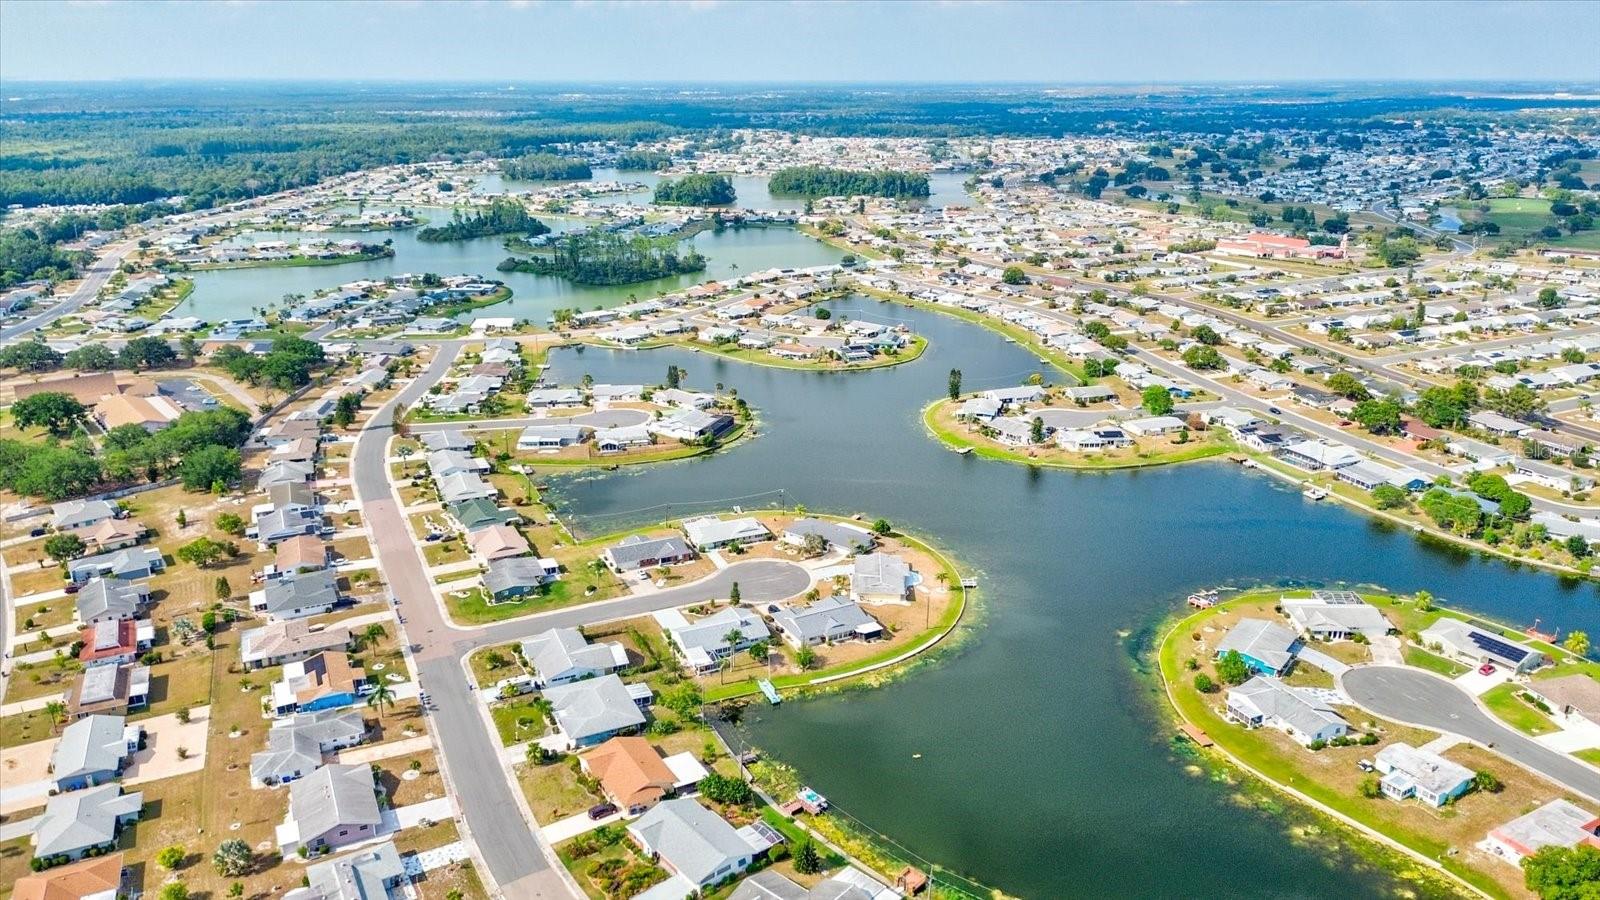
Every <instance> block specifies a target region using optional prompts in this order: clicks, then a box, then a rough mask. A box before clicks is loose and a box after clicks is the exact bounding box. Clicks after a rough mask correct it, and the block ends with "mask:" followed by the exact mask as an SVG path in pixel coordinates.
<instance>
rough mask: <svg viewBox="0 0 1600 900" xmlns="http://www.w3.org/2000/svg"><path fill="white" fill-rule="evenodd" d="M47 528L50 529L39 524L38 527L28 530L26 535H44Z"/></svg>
mask: <svg viewBox="0 0 1600 900" xmlns="http://www.w3.org/2000/svg"><path fill="white" fill-rule="evenodd" d="M49 530H50V529H48V528H46V527H44V526H43V525H40V526H39V527H38V528H35V529H34V530H32V531H30V532H28V537H44V536H45V534H46V533H47V532H48V531H49Z"/></svg>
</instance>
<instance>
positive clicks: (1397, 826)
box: [1151, 589, 1563, 897]
mask: <svg viewBox="0 0 1600 900" xmlns="http://www.w3.org/2000/svg"><path fill="white" fill-rule="evenodd" d="M1283 593H1285V591H1283V590H1277V589H1273V590H1265V591H1263V590H1255V591H1246V592H1242V593H1240V594H1238V595H1236V596H1234V597H1232V598H1230V599H1228V600H1227V601H1225V602H1223V603H1220V604H1218V605H1217V606H1215V607H1212V608H1210V609H1204V610H1199V611H1196V612H1187V611H1180V612H1175V613H1173V614H1171V615H1169V616H1167V617H1166V618H1165V619H1164V620H1163V621H1162V622H1161V623H1160V624H1159V625H1158V626H1157V627H1156V629H1155V631H1156V633H1157V634H1158V635H1159V640H1158V642H1157V643H1156V645H1155V650H1154V656H1155V659H1154V662H1155V665H1154V666H1152V667H1151V670H1152V674H1153V675H1154V676H1155V677H1156V678H1158V679H1159V681H1160V687H1161V690H1162V693H1163V694H1164V695H1165V699H1166V702H1165V703H1164V704H1160V703H1158V704H1157V707H1158V710H1157V712H1158V715H1161V716H1162V717H1163V718H1164V719H1166V720H1167V721H1168V722H1169V723H1170V724H1171V725H1172V726H1173V729H1174V731H1176V730H1177V727H1178V726H1180V725H1183V724H1188V725H1192V726H1193V727H1195V728H1199V729H1201V730H1202V731H1204V732H1205V734H1206V735H1207V736H1208V737H1210V738H1211V739H1212V740H1213V741H1214V742H1215V747H1214V748H1213V749H1214V750H1215V751H1216V752H1215V753H1207V752H1206V751H1205V750H1202V749H1200V748H1199V747H1197V746H1196V747H1194V748H1193V752H1194V753H1195V754H1196V755H1197V756H1200V757H1203V758H1205V759H1208V760H1210V761H1213V762H1217V763H1220V764H1223V765H1226V766H1229V767H1231V768H1233V769H1237V770H1239V771H1242V772H1245V773H1248V774H1249V775H1251V776H1253V777H1254V779H1255V780H1256V781H1258V782H1260V783H1261V784H1263V785H1265V786H1266V787H1268V788H1270V789H1272V790H1274V791H1277V792H1279V793H1281V794H1284V795H1286V796H1288V797H1291V798H1293V799H1295V800H1296V801H1299V802H1300V803H1301V804H1302V805H1303V806H1304V807H1306V808H1307V809H1309V810H1312V811H1314V812H1315V813H1316V814H1318V815H1321V816H1324V817H1326V818H1328V819H1330V820H1332V821H1334V822H1337V823H1339V825H1340V826H1342V827H1341V830H1342V831H1345V832H1347V833H1348V834H1349V835H1351V836H1360V837H1362V838H1364V839H1365V841H1366V842H1367V843H1368V844H1370V845H1371V847H1370V849H1372V850H1375V851H1377V852H1376V853H1375V854H1373V855H1375V857H1376V858H1377V859H1378V860H1379V861H1382V862H1384V863H1385V865H1386V868H1388V869H1390V870H1391V871H1392V872H1393V873H1394V874H1395V875H1397V876H1402V877H1406V878H1413V879H1414V878H1416V877H1417V874H1418V872H1417V870H1416V869H1415V868H1414V867H1412V866H1410V865H1409V864H1408V863H1407V862H1406V860H1407V859H1408V860H1410V861H1414V862H1419V863H1422V864H1423V865H1425V866H1427V867H1428V869H1429V870H1431V872H1432V873H1435V875H1436V876H1438V877H1443V878H1448V879H1449V881H1450V883H1451V884H1453V885H1455V886H1456V887H1458V888H1463V889H1466V890H1468V891H1470V892H1472V893H1473V894H1476V895H1480V896H1490V897H1506V896H1515V893H1514V892H1512V891H1508V890H1507V889H1506V886H1505V885H1504V884H1503V883H1502V882H1501V881H1500V880H1499V879H1497V877H1496V876H1497V874H1499V875H1504V874H1507V873H1494V872H1488V871H1485V870H1483V869H1482V868H1479V867H1475V866H1471V865H1467V864H1466V862H1465V859H1464V858H1463V857H1461V856H1459V855H1458V854H1457V852H1456V851H1457V850H1458V848H1457V847H1455V846H1452V844H1451V843H1450V841H1449V840H1448V839H1441V838H1440V837H1439V836H1438V835H1436V834H1434V833H1432V832H1430V831H1429V830H1426V829H1419V828H1416V827H1413V826H1412V825H1411V824H1408V823H1406V822H1403V821H1399V819H1400V815H1401V814H1402V813H1403V812H1404V811H1406V808H1405V807H1397V806H1390V805H1381V804H1380V802H1379V801H1371V800H1366V799H1364V798H1362V797H1360V796H1358V795H1356V794H1353V793H1348V794H1347V793H1343V792H1341V791H1339V790H1338V789H1337V788H1335V787H1332V786H1330V785H1328V784H1326V783H1323V782H1321V781H1319V780H1317V779H1316V778H1315V777H1307V770H1308V769H1314V765H1313V763H1312V762H1311V757H1310V756H1309V751H1307V754H1308V755H1307V756H1304V757H1302V756H1298V755H1295V754H1294V753H1290V754H1285V753H1284V752H1283V751H1282V750H1281V749H1280V747H1279V746H1278V745H1277V743H1276V742H1275V741H1274V740H1273V739H1272V736H1271V735H1270V734H1267V733H1265V732H1264V731H1263V730H1256V731H1249V730H1245V729H1241V728H1239V727H1237V726H1235V725H1233V724H1231V723H1229V722H1226V721H1225V720H1224V719H1223V718H1222V717H1221V715H1220V714H1219V713H1217V712H1216V711H1215V709H1213V706H1214V703H1213V702H1212V700H1209V699H1208V698H1207V697H1208V695H1202V694H1200V693H1199V692H1198V691H1196V690H1194V689H1193V688H1192V687H1191V686H1190V685H1189V683H1188V682H1187V680H1186V678H1187V673H1186V672H1185V669H1184V666H1183V664H1182V662H1181V659H1180V657H1182V656H1183V654H1184V649H1183V648H1184V646H1185V645H1184V644H1183V641H1182V636H1183V635H1186V634H1187V635H1198V634H1199V633H1200V631H1201V629H1202V628H1203V626H1205V624H1206V623H1207V622H1208V621H1210V620H1212V619H1214V618H1216V617H1218V616H1220V615H1222V614H1224V613H1229V612H1232V611H1235V610H1237V609H1239V608H1240V607H1245V608H1250V607H1252V606H1254V605H1258V604H1261V603H1270V602H1271V601H1272V600H1273V598H1275V597H1276V596H1278V595H1280V594H1283ZM1368 600H1369V602H1377V601H1375V600H1373V599H1372V598H1371V597H1368ZM1392 606H1393V599H1392V598H1391V607H1392ZM1391 607H1384V609H1385V610H1386V612H1393V614H1395V615H1397V616H1399V617H1400V619H1401V620H1405V621H1406V622H1410V623H1411V624H1416V618H1417V616H1419V615H1427V613H1423V612H1421V611H1418V610H1409V611H1402V610H1400V609H1398V608H1394V609H1392V610H1391ZM1432 612H1433V613H1434V614H1435V617H1438V616H1448V617H1452V618H1461V619H1465V620H1468V621H1475V622H1479V623H1481V624H1482V625H1483V626H1484V627H1493V628H1495V629H1497V630H1498V629H1501V628H1502V627H1503V626H1499V625H1497V624H1495V623H1492V622H1489V621H1488V620H1485V619H1481V618H1479V617H1476V616H1473V615H1471V614H1469V613H1464V612H1458V611H1456V610H1451V609H1443V608H1437V607H1436V608H1435V609H1434V610H1433V611H1432ZM1533 643H1535V644H1537V643H1538V642H1533ZM1541 649H1546V650H1547V651H1548V650H1550V649H1553V648H1548V647H1546V646H1543V645H1541ZM1553 658H1556V659H1561V658H1563V654H1561V653H1560V651H1556V655H1555V656H1554V657H1553ZM1407 659H1408V661H1410V657H1409V655H1408V657H1407ZM1400 727H1403V728H1404V727H1409V726H1404V725H1402V726H1400ZM1324 752H1327V751H1324ZM1519 773H1520V770H1519ZM1313 774H1314V773H1313ZM1555 787H1557V788H1558V790H1559V786H1555ZM1402 854H1403V857H1404V858H1402V857H1401V855H1402Z"/></svg>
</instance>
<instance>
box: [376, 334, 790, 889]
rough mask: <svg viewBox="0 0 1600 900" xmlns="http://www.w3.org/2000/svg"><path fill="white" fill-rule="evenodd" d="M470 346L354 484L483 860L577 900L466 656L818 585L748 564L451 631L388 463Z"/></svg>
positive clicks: (451, 347) (517, 884) (513, 879)
mask: <svg viewBox="0 0 1600 900" xmlns="http://www.w3.org/2000/svg"><path fill="white" fill-rule="evenodd" d="M462 346H463V344H462V342H460V341H448V342H442V343H441V344H440V345H439V346H438V350H437V355H436V356H435V357H434V359H433V361H432V362H431V363H430V364H429V365H428V367H427V369H426V370H425V371H423V372H422V373H421V374H420V375H419V376H418V377H417V378H416V379H415V380H414V381H412V383H411V384H410V385H408V386H407V387H406V388H405V389H404V390H403V391H401V392H400V393H399V394H398V395H397V396H396V397H395V398H394V399H393V400H391V401H390V402H389V403H388V404H387V405H386V406H384V407H383V408H381V409H379V410H378V411H377V412H376V413H375V414H374V415H373V418H372V419H371V423H372V424H371V425H370V426H369V427H368V428H367V429H365V430H363V431H362V433H361V436H360V438H359V439H358V440H357V442H356V449H355V454H354V457H353V463H352V467H351V468H352V478H353V482H354V486H355V493H356V496H357V498H359V499H360V500H361V503H362V506H363V509H364V510H365V513H366V518H367V522H368V523H369V525H370V530H371V533H372V535H373V537H374V541H373V548H374V552H375V553H376V555H377V557H378V561H379V564H380V567H381V568H382V571H383V573H384V579H385V581H386V582H387V584H388V585H389V588H390V592H391V593H392V594H393V595H394V596H395V597H396V598H398V599H399V611H400V613H401V614H402V615H403V616H404V618H405V624H404V625H401V626H399V627H400V629H401V635H402V639H403V640H405V641H406V642H407V643H410V644H413V645H416V646H417V648H418V649H417V651H416V653H415V654H414V659H415V662H416V666H417V679H418V683H419V684H420V685H421V686H422V687H423V688H424V689H425V690H427V692H428V694H429V696H430V698H431V699H432V701H433V706H434V709H433V711H432V713H431V718H432V720H433V728H432V734H433V735H434V737H435V738H437V739H438V741H439V744H440V750H441V755H442V757H443V762H444V768H445V772H446V774H447V775H448V776H449V779H450V785H451V789H452V790H453V792H454V794H455V797H456V800H457V803H458V805H459V808H460V809H461V810H462V811H463V815H464V816H465V818H466V823H467V828H468V831H469V832H470V834H471V837H472V839H473V840H474V841H475V842H476V844H477V846H478V851H479V853H480V854H481V855H482V857H483V859H484V862H485V863H486V864H487V866H488V867H489V871H490V874H491V875H492V876H493V878H494V881H495V882H496V883H497V884H499V885H500V887H501V890H502V892H503V893H504V894H505V895H506V896H507V897H516V898H521V897H541V898H542V897H567V896H569V895H570V891H569V889H568V887H567V883H566V882H565V881H564V880H563V879H562V877H561V876H560V874H559V873H557V872H556V871H554V870H553V869H552V867H551V866H550V864H549V862H548V859H547V857H546V856H545V854H544V852H543V850H542V848H541V847H540V846H539V843H538V839H537V838H536V837H535V836H534V834H533V831H532V829H531V827H530V826H529V824H528V823H527V822H525V821H524V820H523V818H522V814H521V812H520V809H519V806H518V805H517V804H516V803H513V802H508V800H507V797H506V793H507V792H508V791H512V790H516V787H515V786H514V785H511V784H508V783H507V782H506V778H505V776H504V773H503V770H502V768H501V765H500V758H499V744H498V741H497V739H496V738H495V736H494V735H492V734H490V733H489V731H488V729H487V727H486V726H485V724H484V721H483V717H482V715H481V714H480V713H479V711H478V707H477V698H476V697H475V696H474V695H473V693H472V690H471V688H470V686H469V685H468V683H467V679H466V676H465V674H464V673H463V671H462V668H461V665H460V657H461V655H462V654H464V653H466V652H468V651H470V650H472V649H474V648H475V647H479V646H483V645H485V644H489V643H502V642H509V641H517V640H521V639H523V638H527V637H529V636H531V635H533V634H536V633H538V632H540V631H544V630H546V629H549V628H556V627H562V626H576V625H582V624H586V623H592V622H598V621H604V620H608V619H617V618H627V617H630V616H638V615H644V614H647V613H650V612H654V611H656V610H661V609H668V608H671V607H674V606H682V605H685V604H690V603H696V602H700V601H702V600H709V599H712V598H716V597H726V596H727V594H728V588H729V587H730V586H731V585H732V584H733V582H735V581H737V582H739V591H740V594H741V596H743V597H744V599H745V600H746V601H748V602H752V603H756V602H762V601H766V600H776V599H783V598H786V597H791V596H793V595H795V594H797V593H799V592H801V591H803V590H805V589H806V588H807V587H808V586H809V585H810V583H811V582H810V576H809V575H808V574H807V573H806V571H805V570H804V569H802V568H801V567H800V566H797V565H795V564H793V563H789V562H784V561H782V560H775V559H757V560H747V561H745V562H740V563H735V564H733V565H731V566H729V567H727V568H725V569H722V570H720V571H718V572H717V573H716V574H715V575H712V576H710V577H708V578H706V579H704V580H703V581H700V582H697V583H695V584H691V585H685V586H683V587H679V588H673V589H671V590H666V591H659V592H654V593H650V594H645V595H641V596H637V597H633V596H629V597H619V598H616V599H614V600H606V601H601V602H598V603H590V604H584V605H581V606H575V607H571V608H567V609H559V610H552V611H551V612H547V613H543V614H540V615H536V616H529V617H527V618H523V619H520V620H517V621H514V622H505V623H502V624H499V625H492V626H487V627H482V628H458V627H454V626H452V625H450V624H449V623H448V622H447V621H446V620H445V617H444V614H443V612H442V611H441V609H440V607H439V603H438V601H437V599H436V598H435V597H434V594H433V590H432V588H431V582H430V580H429V578H428V576H427V573H426V570H425V568H424V566H423V562H422V557H421V553H420V551H419V550H418V548H417V546H416V542H415V541H414V540H413V539H412V535H411V531H410V529H409V528H408V527H407V526H406V522H405V514H404V512H403V511H402V510H401V509H400V508H399V506H398V504H397V503H396V501H395V499H394V496H393V494H392V493H391V491H390V487H389V478H388V465H387V460H386V459H385V455H386V453H387V444H388V440H389V437H390V436H391V434H392V433H393V428H392V425H391V424H390V423H391V422H392V418H391V416H392V415H393V413H394V412H395V411H396V410H403V409H405V408H406V407H407V406H408V405H410V404H411V403H413V402H415V401H416V400H417V399H418V398H419V397H421V396H422V395H423V394H424V393H426V392H427V390H428V388H429V387H431V386H432V385H433V384H435V383H436V382H437V381H438V380H439V379H440V378H441V377H443V375H444V374H445V372H447V371H448V370H449V368H450V365H451V363H452V361H453V360H454V359H455V357H456V356H457V354H459V353H460V351H461V348H462ZM630 412H633V411H631V410H615V411H612V413H609V414H608V413H602V414H598V415H611V414H624V413H630ZM516 421H520V420H516ZM541 421H545V422H549V421H552V420H548V419H546V420H541ZM555 421H559V420H555ZM477 424H479V423H474V425H477ZM425 427H426V428H433V429H437V428H440V427H462V423H456V424H453V425H449V426H445V425H440V426H419V427H418V428H416V429H415V430H419V431H420V430H423V428H425Z"/></svg>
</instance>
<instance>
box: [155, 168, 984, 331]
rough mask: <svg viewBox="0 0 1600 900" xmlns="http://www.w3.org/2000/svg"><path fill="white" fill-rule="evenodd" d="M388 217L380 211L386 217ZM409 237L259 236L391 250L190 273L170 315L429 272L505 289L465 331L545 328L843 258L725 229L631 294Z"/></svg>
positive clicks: (950, 181)
mask: <svg viewBox="0 0 1600 900" xmlns="http://www.w3.org/2000/svg"><path fill="white" fill-rule="evenodd" d="M594 174H595V178H596V179H598V180H602V181H611V180H625V181H639V182H643V183H646V184H652V185H653V184H655V182H657V181H659V180H660V177H659V176H657V175H655V174H654V173H651V172H625V173H619V172H617V171H616V170H614V169H599V170H596V171H595V173H594ZM961 183H962V176H958V175H954V174H950V173H943V174H939V175H935V176H933V177H932V179H931V184H930V187H931V190H932V191H933V195H932V196H930V197H929V199H928V201H927V202H928V203H929V204H930V205H936V206H942V205H944V204H946V203H965V202H968V200H967V196H966V193H965V191H964V190H963V189H962V187H961ZM734 184H735V189H736V190H737V191H738V195H739V204H740V205H741V206H747V207H751V208H754V209H761V210H797V209H799V208H801V206H802V205H803V203H804V201H803V200H798V199H796V198H793V197H774V196H772V194H770V193H769V192H768V191H767V179H765V178H749V177H738V178H735V179H734ZM538 186H539V183H536V182H515V181H507V180H504V179H502V178H501V177H500V176H498V175H490V176H488V177H486V178H484V179H483V180H482V181H481V182H480V184H479V185H477V186H476V187H475V190H488V191H498V190H507V189H509V190H518V189H532V188H534V187H538ZM649 200H650V193H649V191H644V192H642V193H638V194H619V195H616V196H614V197H608V198H603V201H602V202H609V203H615V204H623V203H637V204H648V203H649ZM385 208H387V207H385ZM419 213H420V214H421V215H424V216H427V217H429V218H430V220H432V221H434V222H435V223H437V222H439V221H441V220H442V219H444V218H446V217H448V216H449V215H450V213H449V211H448V210H443V209H427V210H419ZM540 218H541V220H542V221H544V222H545V223H546V224H547V225H549V226H550V227H551V228H552V229H553V230H555V231H570V230H573V229H577V228H584V227H587V224H588V223H586V222H584V221H583V220H581V219H572V218H562V217H556V216H542V217H540ZM416 234H417V230H416V229H409V230H404V231H374V232H366V233H362V234H351V233H347V232H317V233H309V234H302V233H283V232H261V233H253V234H248V235H242V236H240V237H239V238H237V239H235V240H234V241H233V243H255V242H257V241H263V240H266V241H290V242H295V241H300V240H322V239H334V240H339V239H344V238H351V239H354V240H362V241H367V242H371V243H379V242H381V241H384V240H392V241H393V246H394V251H395V253H394V256H393V257H389V258H385V259H377V260H371V261H367V262H359V263H345V264H342V265H335V266H307V267H283V268H255V269H221V270H213V271H208V272H194V273H192V275H191V277H192V278H194V282H195V289H194V293H192V294H190V295H189V298H188V299H187V300H186V301H184V303H183V304H182V305H181V306H180V307H179V308H178V309H177V310H175V313H176V314H177V315H187V316H197V317H199V318H201V319H204V320H206V321H211V322H216V321H221V320H223V319H233V318H246V317H249V316H250V315H252V314H253V311H254V310H255V309H257V308H266V307H269V306H271V305H273V304H276V303H280V301H281V300H282V298H283V297H284V295H286V294H302V295H305V296H310V295H311V294H313V293H314V292H316V291H318V290H322V289H326V288H333V287H337V286H338V285H341V284H345V283H347V282H351V281H359V280H361V279H368V278H370V279H378V278H385V277H388V276H391V275H400V274H406V273H412V274H417V273H422V272H434V273H437V274H440V275H459V274H464V273H472V274H479V275H485V276H488V277H491V278H497V279H500V280H502V281H504V282H505V283H506V284H507V285H509V286H510V287H511V289H512V292H513V295H512V298H511V299H510V300H509V301H507V302H506V303H504V304H501V305H498V306H494V307H490V308H483V309H477V310H472V311H469V312H467V313H464V314H462V315H461V316H458V317H457V318H458V319H459V320H461V321H468V320H471V319H473V318H477V317H478V316H515V317H516V318H519V319H529V320H532V321H534V322H536V323H538V324H544V322H545V321H546V320H548V319H549V317H550V314H551V313H552V312H553V311H554V310H556V309H558V308H563V307H576V308H580V309H593V308H596V307H601V306H616V305H618V304H620V303H626V302H628V301H629V300H630V299H641V300H642V299H646V298H649V297H655V296H657V295H659V294H665V293H670V292H672V291H676V290H681V289H683V288H686V287H689V286H691V285H694V284H697V283H699V282H701V281H704V280H707V279H712V278H727V277H731V276H735V275H739V274H741V273H744V272H756V271H760V270H762V269H770V268H775V267H803V266H820V265H828V264H831V263H836V262H838V261H839V259H840V258H841V257H842V256H843V255H844V254H843V253H842V252H841V251H839V250H837V249H835V248H834V247H831V246H829V245H828V244H825V243H823V242H821V241H818V240H816V239H814V238H812V237H809V236H807V235H805V234H802V233H801V232H799V231H796V230H795V229H793V228H785V227H750V228H725V229H723V230H721V231H702V232H700V233H699V234H697V235H695V236H694V237H693V238H691V239H690V243H691V244H692V245H693V246H694V248H695V249H696V250H698V251H699V252H700V253H702V254H704V255H705V257H706V260H707V262H706V270H705V271H704V272H699V273H694V274H690V275H678V276H674V277H669V278H660V279H656V280H654V281H646V282H641V283H639V284H629V285H617V286H591V285H576V284H572V283H571V282H569V281H566V280H565V279H561V278H554V277H549V276H540V275H531V274H527V273H522V272H496V271H495V266H497V265H499V263H500V261H501V260H503V259H505V258H506V257H507V256H509V255H510V254H508V253H507V252H506V249H505V238H504V237H487V238H479V239H476V240H470V241H450V242H445V243H437V244H432V243H423V242H422V241H419V240H417V237H416Z"/></svg>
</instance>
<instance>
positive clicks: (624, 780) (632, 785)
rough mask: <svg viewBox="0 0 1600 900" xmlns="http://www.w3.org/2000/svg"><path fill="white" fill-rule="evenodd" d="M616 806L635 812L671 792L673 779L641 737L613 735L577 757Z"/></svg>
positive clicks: (653, 748) (642, 809) (651, 804)
mask: <svg viewBox="0 0 1600 900" xmlns="http://www.w3.org/2000/svg"><path fill="white" fill-rule="evenodd" d="M578 759H579V763H580V765H581V766H582V767H583V770H584V771H585V772H588V773H589V775H590V777H592V778H594V779H595V780H596V781H598V782H600V787H601V789H602V790H603V791H605V794H606V796H607V797H608V798H610V800H611V802H613V803H615V804H616V805H617V808H618V809H621V810H624V811H626V812H627V813H629V814H630V815H638V814H639V813H642V812H644V811H645V810H647V809H649V808H650V807H652V806H655V805H656V804H657V803H659V802H660V801H661V800H663V799H665V798H666V797H668V796H670V795H671V794H672V792H673V790H674V787H675V784H676V779H675V777H674V776H673V774H672V770H671V769H669V768H667V764H666V763H665V762H663V761H662V759H661V754H660V753H657V752H656V748H655V747H654V746H652V745H651V744H650V742H649V741H647V740H645V739H644V738H642V737H637V736H631V737H614V738H612V739H611V740H609V741H606V742H605V743H604V744H601V745H600V746H598V747H596V748H595V749H593V750H591V751H589V752H588V753H585V754H583V755H582V756H581V757H579V758H578Z"/></svg>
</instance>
